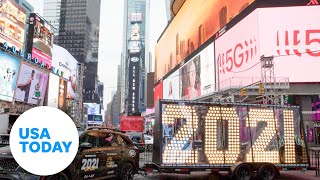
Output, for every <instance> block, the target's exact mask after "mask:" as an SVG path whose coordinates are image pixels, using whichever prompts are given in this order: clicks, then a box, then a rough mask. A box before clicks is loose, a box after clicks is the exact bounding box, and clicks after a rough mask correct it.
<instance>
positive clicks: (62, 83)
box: [58, 78, 68, 112]
mask: <svg viewBox="0 0 320 180" xmlns="http://www.w3.org/2000/svg"><path fill="white" fill-rule="evenodd" d="M67 85H68V82H67V81H66V80H64V79H63V78H60V80H59V97H58V108H59V109H60V110H62V111H64V112H66V111H67Z"/></svg>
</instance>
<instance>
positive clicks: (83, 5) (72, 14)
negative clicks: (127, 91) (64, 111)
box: [44, 0, 101, 102]
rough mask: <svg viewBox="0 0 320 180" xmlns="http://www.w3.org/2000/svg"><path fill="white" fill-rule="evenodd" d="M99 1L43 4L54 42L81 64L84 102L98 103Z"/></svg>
mask: <svg viewBox="0 0 320 180" xmlns="http://www.w3.org/2000/svg"><path fill="white" fill-rule="evenodd" d="M100 5H101V0H46V1H45V4H44V9H45V18H46V19H47V20H48V21H49V22H51V23H52V24H53V26H54V27H56V29H57V32H56V33H55V35H56V37H55V40H54V42H55V43H56V44H58V45H59V46H62V47H63V48H65V49H67V50H68V51H69V52H70V53H71V54H72V55H73V57H75V58H76V59H77V60H78V62H80V63H84V65H85V67H86V68H85V71H84V76H85V77H84V90H83V100H84V102H99V97H98V92H97V90H98V83H97V81H98V80H97V71H98V47H99V25H100Z"/></svg>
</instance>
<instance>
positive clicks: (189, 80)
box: [180, 54, 201, 99]
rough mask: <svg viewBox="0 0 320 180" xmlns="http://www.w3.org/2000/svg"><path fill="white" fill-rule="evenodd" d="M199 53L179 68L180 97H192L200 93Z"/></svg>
mask: <svg viewBox="0 0 320 180" xmlns="http://www.w3.org/2000/svg"><path fill="white" fill-rule="evenodd" d="M200 74H201V61H200V54H198V55H196V56H195V57H194V58H193V59H191V61H189V62H188V63H186V64H185V65H184V66H183V67H182V68H180V77H181V78H180V84H181V94H180V95H181V99H193V98H195V97H199V96H200V95H201V76H200Z"/></svg>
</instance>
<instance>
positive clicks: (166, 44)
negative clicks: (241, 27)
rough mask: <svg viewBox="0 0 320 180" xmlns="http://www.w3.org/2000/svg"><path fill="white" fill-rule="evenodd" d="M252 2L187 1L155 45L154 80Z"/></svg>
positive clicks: (232, 0)
mask: <svg viewBox="0 0 320 180" xmlns="http://www.w3.org/2000/svg"><path fill="white" fill-rule="evenodd" d="M252 2H254V0H217V1H208V0H197V1H191V0H188V1H185V2H184V4H183V6H182V7H181V9H180V10H179V13H178V14H177V15H176V16H175V17H174V19H173V20H172V21H171V22H170V24H169V26H168V27H167V29H166V30H165V32H164V33H163V34H162V36H161V38H160V39H159V41H158V43H157V45H156V55H155V56H156V57H155V60H156V68H157V71H156V72H157V73H156V75H155V80H156V81H158V80H160V79H161V78H162V77H163V76H164V75H165V74H166V73H168V72H169V71H170V70H171V69H172V68H174V67H170V68H169V69H166V68H165V67H167V66H168V65H170V58H171V59H173V61H175V62H177V64H179V63H180V62H181V61H182V60H184V59H185V58H186V57H187V56H188V55H190V54H191V53H192V52H194V51H195V50H196V49H197V48H198V47H200V45H202V44H203V43H204V42H206V41H207V40H208V39H209V38H210V37H212V36H213V35H214V33H216V32H217V31H219V30H220V29H221V28H222V27H223V26H225V25H226V24H227V23H228V22H230V21H231V20H232V19H233V18H234V17H236V16H237V15H238V14H239V13H240V12H242V10H243V9H245V8H246V7H247V6H249V5H250V4H251V3H252Z"/></svg>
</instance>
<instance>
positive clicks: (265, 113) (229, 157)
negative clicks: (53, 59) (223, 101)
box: [161, 102, 298, 164]
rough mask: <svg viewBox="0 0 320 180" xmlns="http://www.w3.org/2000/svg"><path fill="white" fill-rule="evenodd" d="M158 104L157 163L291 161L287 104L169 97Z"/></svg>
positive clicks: (292, 147)
mask: <svg viewBox="0 0 320 180" xmlns="http://www.w3.org/2000/svg"><path fill="white" fill-rule="evenodd" d="M161 109H162V112H161V121H162V129H163V134H164V136H163V141H162V142H163V143H162V162H163V164H234V163H236V162H239V161H242V162H270V163H274V164H278V163H286V164H293V163H297V159H298V158H297V157H296V156H297V155H296V149H295V146H296V142H295V138H294V137H295V130H294V128H295V118H294V110H293V109H290V108H286V109H279V108H277V109H276V110H275V109H273V108H270V107H259V106H239V105H228V106H224V105H217V104H206V105H199V104H194V105H193V104H190V105H181V104H178V103H176V104H175V103H172V102H171V103H168V104H166V103H163V104H162V108H161ZM296 119H297V118H296ZM296 126H298V125H297V124H296ZM243 134H246V135H245V136H246V137H247V138H245V136H244V135H243ZM280 137H281V138H280ZM280 139H281V140H280ZM280 141H281V142H282V143H283V144H282V147H281V146H280V145H279V144H280ZM199 142H201V145H199ZM199 146H201V148H200V147H199ZM200 157H205V160H203V159H204V158H200Z"/></svg>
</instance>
